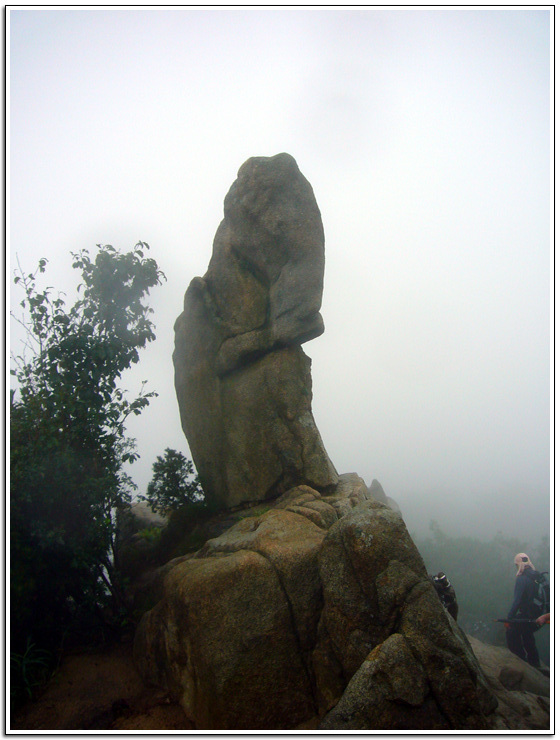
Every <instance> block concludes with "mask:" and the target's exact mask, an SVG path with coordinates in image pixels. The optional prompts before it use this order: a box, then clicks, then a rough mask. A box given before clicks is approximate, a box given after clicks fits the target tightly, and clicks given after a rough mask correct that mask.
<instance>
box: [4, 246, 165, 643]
mask: <svg viewBox="0 0 560 740" xmlns="http://www.w3.org/2000/svg"><path fill="white" fill-rule="evenodd" d="M148 249H149V247H148V245H147V244H145V243H143V242H139V243H138V244H136V246H135V247H134V249H133V250H132V251H131V252H128V253H126V254H122V253H120V252H118V251H117V250H116V249H114V248H113V247H112V246H110V245H105V246H101V245H98V251H97V254H96V256H95V258H92V257H90V254H89V252H88V251H87V250H83V251H81V252H79V253H77V254H74V253H72V257H73V260H74V261H73V267H74V268H75V269H78V270H80V272H81V278H82V279H81V283H80V285H79V286H78V299H77V300H76V301H75V303H74V304H73V305H72V306H71V307H70V308H67V307H66V304H65V299H64V297H63V296H62V295H61V294H58V295H56V296H54V295H53V294H52V292H51V291H52V288H46V289H44V290H40V289H38V288H37V284H36V282H37V276H38V275H39V274H40V273H44V272H45V269H46V264H47V260H46V259H41V260H40V261H39V265H38V267H37V270H36V271H35V272H34V273H29V274H25V273H24V272H23V271H22V270H21V268H20V269H19V270H18V271H16V275H15V279H14V282H15V283H16V284H18V285H19V286H21V287H23V290H24V298H23V300H22V302H21V306H22V308H23V309H24V314H23V317H22V318H21V319H20V318H16V317H15V316H14V318H15V319H16V321H19V323H20V324H22V326H24V328H25V330H26V340H25V343H24V344H25V348H24V350H23V353H22V354H20V355H16V356H14V357H13V362H14V369H13V370H12V371H11V372H12V374H13V375H14V376H15V378H16V380H17V387H16V388H15V389H13V390H12V392H11V408H10V412H11V413H10V574H11V627H12V649H13V650H14V651H16V650H20V651H23V650H24V648H25V645H26V640H28V639H31V637H32V639H33V641H34V642H35V643H37V644H38V645H48V646H49V647H52V646H56V643H57V640H59V639H60V634H61V631H62V630H63V629H64V627H65V625H66V624H67V622H68V619H69V618H70V617H71V615H72V613H75V612H76V610H84V609H85V610H90V611H91V610H94V611H95V610H96V611H98V612H101V610H102V609H104V608H105V607H106V606H107V604H110V605H111V608H112V611H113V613H116V612H118V610H119V609H122V608H123V596H122V591H121V588H120V586H119V583H118V575H117V568H116V567H115V565H116V564H115V555H114V534H115V523H114V519H115V518H114V512H115V509H116V507H119V506H122V505H124V504H126V503H127V502H128V501H129V500H130V495H131V491H132V490H133V489H134V488H135V486H134V484H133V483H132V481H131V479H130V477H129V476H128V475H127V474H126V473H125V471H124V464H125V463H127V462H132V461H134V460H135V459H137V454H136V452H135V447H134V441H133V440H131V439H128V438H127V437H126V432H125V423H126V420H127V418H128V417H129V416H130V415H131V414H140V413H141V412H142V409H144V408H145V407H146V406H147V405H148V404H149V399H150V398H152V397H153V396H155V395H157V394H155V393H154V392H150V393H147V392H145V391H144V384H143V385H142V388H141V390H140V392H139V394H138V396H137V397H136V398H134V399H133V400H128V398H127V397H126V393H125V392H124V391H123V390H122V389H121V388H119V387H118V381H119V379H120V378H121V375H122V373H123V372H124V371H125V370H126V369H128V368H130V366H131V365H132V364H133V363H137V362H138V360H139V350H140V349H142V348H143V347H145V345H146V343H147V342H151V341H153V340H154V339H155V335H154V331H153V328H154V327H153V324H152V322H151V320H150V314H151V313H152V310H151V309H150V308H149V307H148V306H147V305H146V303H145V299H146V296H147V295H148V293H149V291H150V289H151V288H152V287H154V286H156V285H158V284H159V283H160V282H161V279H162V278H163V277H164V276H163V273H162V272H161V271H160V270H159V269H158V265H157V263H156V262H155V260H153V259H150V258H147V257H145V256H144V254H145V252H146V250H148ZM29 353H31V357H28V355H29Z"/></svg>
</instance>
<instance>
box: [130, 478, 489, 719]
mask: <svg viewBox="0 0 560 740" xmlns="http://www.w3.org/2000/svg"><path fill="white" fill-rule="evenodd" d="M162 592H163V598H162V599H161V601H160V602H159V603H158V604H157V606H156V607H155V608H154V609H152V610H151V611H150V612H148V613H147V614H145V615H144V617H143V619H142V621H141V623H140V625H139V627H138V630H137V634H136V638H135V644H134V654H135V659H136V663H137V666H138V668H139V670H140V672H141V674H142V676H143V677H144V679H145V680H146V682H148V683H152V684H155V685H157V686H160V687H162V688H164V689H165V690H167V691H169V692H171V694H172V695H173V696H174V697H176V698H177V699H178V701H180V703H181V705H182V707H183V709H184V711H185V713H186V715H187V717H188V718H189V720H190V721H191V722H193V724H194V725H195V726H196V728H197V729H218V730H219V729H230V730H244V729H246V730H247V729H253V730H259V729H260V730H267V729H268V730H274V729H284V730H290V729H297V728H300V729H310V728H317V727H318V726H319V727H320V728H321V729H328V730H332V729H340V730H343V729H404V728H412V729H487V728H488V727H489V726H490V724H491V719H490V715H491V713H492V712H493V710H494V709H495V707H496V704H497V702H496V700H495V698H494V697H493V695H492V693H491V692H490V691H489V689H488V686H487V684H486V681H485V678H484V676H483V674H482V672H481V670H480V667H479V665H478V663H477V661H476V659H475V658H474V655H473V653H472V650H471V648H470V646H469V644H468V642H467V641H466V638H465V637H464V635H463V633H462V632H461V631H460V630H459V629H458V627H457V626H456V625H455V623H454V621H453V620H450V619H449V618H448V616H447V614H446V612H445V611H444V609H443V608H442V606H441V604H440V602H439V600H438V598H437V596H436V594H435V592H434V589H433V587H432V585H431V583H430V581H429V579H428V576H427V573H426V571H425V568H424V565H423V562H422V559H421V557H420V555H419V553H418V551H417V549H416V547H415V546H414V543H413V542H412V540H411V539H410V537H409V535H408V532H407V530H406V527H405V525H404V523H403V521H402V519H401V518H400V517H399V516H398V515H397V514H396V513H395V512H393V511H391V510H390V509H388V508H387V507H385V506H384V505H382V504H380V503H379V502H376V501H373V500H372V499H371V494H370V493H369V491H368V489H367V488H366V486H365V484H364V483H363V481H362V480H361V479H360V478H358V476H356V475H348V476H341V479H340V483H339V485H338V487H337V489H336V491H335V493H334V494H333V495H331V496H328V497H325V496H321V495H320V494H319V493H318V492H317V491H315V490H313V489H312V488H310V487H308V486H298V487H296V488H294V489H292V490H290V491H289V492H287V493H285V494H284V495H283V496H281V497H280V498H279V499H277V500H276V501H275V502H274V506H273V508H271V509H270V510H268V511H267V512H265V513H263V514H261V515H259V516H253V517H248V518H245V519H241V520H240V521H239V522H238V524H236V525H234V526H233V527H232V528H231V529H230V530H228V531H227V532H225V533H224V534H222V535H221V536H219V537H217V538H215V539H213V540H209V541H208V542H207V543H206V545H205V546H204V547H203V548H202V549H201V550H200V551H198V552H197V553H196V554H195V555H193V556H192V557H190V558H188V559H184V560H182V561H181V562H179V563H178V564H177V565H176V566H175V567H173V568H172V569H171V570H170V571H169V572H168V573H167V575H166V576H165V579H164V582H163V588H162Z"/></svg>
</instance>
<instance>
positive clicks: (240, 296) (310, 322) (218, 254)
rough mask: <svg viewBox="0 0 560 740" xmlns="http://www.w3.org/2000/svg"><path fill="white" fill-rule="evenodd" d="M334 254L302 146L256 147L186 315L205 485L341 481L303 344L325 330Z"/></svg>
mask: <svg viewBox="0 0 560 740" xmlns="http://www.w3.org/2000/svg"><path fill="white" fill-rule="evenodd" d="M324 264H325V256H324V234H323V226H322V222H321V214H320V212H319V208H318V207H317V203H316V201H315V196H314V194H313V190H312V188H311V186H310V184H309V183H308V182H307V180H306V179H305V178H304V177H303V175H302V174H301V172H300V171H299V169H298V166H297V164H296V162H295V160H294V159H293V157H291V156H290V155H289V154H279V155H277V156H275V157H254V158H252V159H249V160H248V161H247V162H246V163H245V164H244V165H243V166H242V167H241V169H240V170H239V173H238V177H237V180H236V181H235V182H234V184H233V185H232V187H231V189H230V191H229V193H228V194H227V196H226V198H225V201H224V219H223V221H222V223H221V224H220V226H219V228H218V231H217V233H216V237H215V239H214V247H213V253H212V258H211V260H210V264H209V267H208V271H207V273H206V275H205V276H204V278H200V277H197V278H194V279H193V280H192V282H191V284H190V286H189V288H188V290H187V292H186V294H185V301H184V310H183V313H182V314H181V315H180V316H179V318H178V319H177V321H176V323H175V351H174V354H173V362H174V366H175V388H176V392H177V399H178V402H179V410H180V414H181V423H182V426H183V430H184V432H185V435H186V437H187V440H188V442H189V447H190V450H191V453H192V456H193V460H194V462H195V465H196V468H197V471H198V474H199V476H200V479H201V483H202V486H203V488H204V491H205V494H206V497H207V498H208V499H209V500H212V501H215V502H217V503H218V504H219V505H220V506H222V507H223V508H232V507H235V506H239V505H241V504H243V503H246V502H249V501H261V500H266V499H270V498H274V497H276V496H279V495H281V494H282V493H284V492H285V491H287V490H289V489H290V488H292V487H293V486H295V485H299V484H308V485H311V486H313V487H314V488H315V489H317V490H320V491H323V490H329V489H332V488H333V487H334V486H335V485H336V481H337V474H336V471H335V469H334V467H333V465H332V463H331V461H330V460H329V457H328V455H327V453H326V451H325V449H324V446H323V443H322V440H321V437H320V435H319V432H318V431H317V428H316V426H315V422H314V420H313V416H312V412H311V395H312V394H311V374H310V366H311V361H310V360H309V358H307V357H306V355H305V354H304V352H303V350H302V349H301V346H300V345H301V344H302V343H303V342H306V341H308V340H310V339H313V338H314V337H317V336H319V335H320V334H322V332H323V330H324V327H323V320H322V318H321V315H320V313H319V309H320V307H321V300H322V292H323V273H324Z"/></svg>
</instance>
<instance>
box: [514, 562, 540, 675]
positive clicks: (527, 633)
mask: <svg viewBox="0 0 560 740" xmlns="http://www.w3.org/2000/svg"><path fill="white" fill-rule="evenodd" d="M513 562H514V565H515V566H516V567H517V573H516V576H515V588H514V592H513V603H512V605H511V609H510V610H509V612H508V615H507V618H508V620H509V619H511V620H514V619H527V620H533V623H531V622H515V621H511V622H507V623H506V642H507V646H508V648H509V649H510V650H511V652H512V653H514V654H515V655H517V656H519V657H520V658H521V659H522V660H524V661H525V662H526V663H529V665H532V666H534V667H535V668H538V667H539V665H540V659H539V651H538V650H537V644H536V642H535V632H536V630H538V628H539V627H538V625H537V624H536V623H535V621H534V620H536V618H537V617H538V616H540V611H538V607H536V606H535V604H534V599H535V597H536V595H537V592H538V585H537V582H536V580H535V578H536V577H537V576H538V575H539V574H538V573H537V571H536V570H535V568H534V566H533V563H532V562H531V561H530V560H529V556H528V555H526V554H525V553H524V552H520V553H518V554H517V555H516V556H515V558H514V560H513Z"/></svg>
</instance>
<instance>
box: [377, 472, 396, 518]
mask: <svg viewBox="0 0 560 740" xmlns="http://www.w3.org/2000/svg"><path fill="white" fill-rule="evenodd" d="M369 492H370V493H371V495H372V496H373V498H374V499H375V500H376V501H380V502H381V503H382V504H385V506H388V507H389V508H390V509H393V511H396V512H397V513H398V514H401V516H402V513H401V510H400V507H399V505H398V504H397V502H396V501H394V500H393V499H392V498H390V497H389V496H387V494H386V493H385V491H384V490H383V487H382V485H381V483H380V482H379V481H378V480H377V478H374V479H373V480H372V482H371V484H370V487H369Z"/></svg>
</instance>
